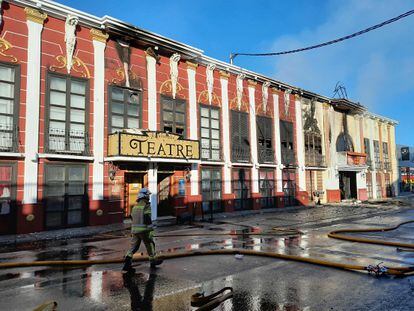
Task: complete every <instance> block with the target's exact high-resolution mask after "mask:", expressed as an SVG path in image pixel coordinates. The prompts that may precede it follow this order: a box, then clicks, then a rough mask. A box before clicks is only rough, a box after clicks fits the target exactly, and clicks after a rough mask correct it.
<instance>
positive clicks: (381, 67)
mask: <svg viewBox="0 0 414 311" xmlns="http://www.w3.org/2000/svg"><path fill="white" fill-rule="evenodd" d="M59 2H61V3H63V4H66V5H69V6H71V7H74V8H76V9H79V10H82V11H86V12H88V13H91V14H94V15H97V16H103V15H110V16H113V17H115V18H119V19H121V20H124V21H126V22H129V23H132V24H134V25H136V26H138V27H141V28H144V29H147V30H150V31H153V32H156V33H159V34H161V35H164V36H167V37H170V38H172V39H175V40H178V41H181V42H184V43H186V44H189V45H192V46H194V47H197V48H200V49H202V50H204V52H205V54H206V55H208V56H211V57H214V58H217V59H220V60H224V61H228V59H229V54H230V52H235V51H237V52H258V51H263V52H268V51H280V50H287V49H293V48H298V47H303V46H307V45H311V44H315V43H319V42H323V41H327V40H331V39H334V38H337V37H340V36H344V35H347V34H350V33H353V32H356V31H358V30H361V29H363V28H366V27H369V26H371V25H374V24H377V23H379V22H382V21H383V20H386V19H389V18H391V17H394V16H397V15H399V14H401V13H404V12H406V11H409V10H411V9H414V2H413V1H411V0H393V1H389V0H347V1H343V0H326V1H322V0H318V1H317V0H296V1H288V0H285V1H282V0H278V1H271V0H256V1H251V0H249V1H246V0H238V1H237V0H232V1H220V0H209V1H207V0H205V1H197V0H192V1H185V0H175V1H171V0H170V1H164V0H157V1H154V0H152V1H146V0H140V1H136V0H135V1H134V0H118V1H102V0H85V1H79V0H59ZM413 28H414V15H412V16H410V17H408V18H406V19H403V20H401V21H399V22H396V23H394V24H391V25H388V26H385V27H384V28H381V29H379V30H376V31H373V32H370V33H368V34H366V35H363V36H360V37H358V38H355V39H351V40H348V41H346V42H342V43H339V44H336V45H333V46H330V47H326V48H322V49H317V50H313V51H309V52H304V53H300V54H291V55H287V56H277V57H266V58H251V57H238V58H236V60H235V64H236V65H239V66H242V67H245V68H247V69H250V70H253V71H256V72H259V73H262V74H265V75H268V76H270V77H273V78H276V79H278V80H280V81H284V82H288V83H291V84H293V85H295V86H298V87H301V88H304V89H307V90H310V91H313V92H316V93H319V94H323V95H326V96H332V95H333V90H334V87H335V84H336V83H337V82H338V81H341V83H342V84H343V85H344V86H345V87H346V89H347V92H348V97H349V98H350V99H351V100H354V101H357V102H360V103H361V104H363V105H365V106H366V107H368V108H369V109H370V110H371V111H373V112H375V113H378V114H381V115H384V116H387V117H390V118H393V119H395V120H398V121H399V122H400V124H399V125H398V126H397V138H396V140H397V143H400V144H409V145H414V138H413V132H414V104H413V98H414V36H413V35H412V31H413Z"/></svg>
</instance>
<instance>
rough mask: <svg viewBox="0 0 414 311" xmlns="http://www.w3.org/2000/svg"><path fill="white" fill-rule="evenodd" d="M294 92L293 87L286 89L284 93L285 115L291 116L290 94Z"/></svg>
mask: <svg viewBox="0 0 414 311" xmlns="http://www.w3.org/2000/svg"><path fill="white" fill-rule="evenodd" d="M291 93H292V90H291V89H287V90H285V93H284V105H285V116H286V117H288V116H289V107H290V94H291Z"/></svg>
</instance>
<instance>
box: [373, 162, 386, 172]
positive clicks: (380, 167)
mask: <svg viewBox="0 0 414 311" xmlns="http://www.w3.org/2000/svg"><path fill="white" fill-rule="evenodd" d="M383 168H384V163H382V162H381V161H375V169H376V170H382V169H383Z"/></svg>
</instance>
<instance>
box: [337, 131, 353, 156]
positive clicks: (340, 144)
mask: <svg viewBox="0 0 414 311" xmlns="http://www.w3.org/2000/svg"><path fill="white" fill-rule="evenodd" d="M336 151H337V152H341V151H354V143H353V142H352V137H351V135H349V134H348V133H344V132H342V133H340V134H339V135H338V138H337V139H336Z"/></svg>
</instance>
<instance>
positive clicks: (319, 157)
mask: <svg viewBox="0 0 414 311" xmlns="http://www.w3.org/2000/svg"><path fill="white" fill-rule="evenodd" d="M305 164H306V166H316V167H325V166H326V163H325V156H324V155H323V154H320V153H318V152H305Z"/></svg>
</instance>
